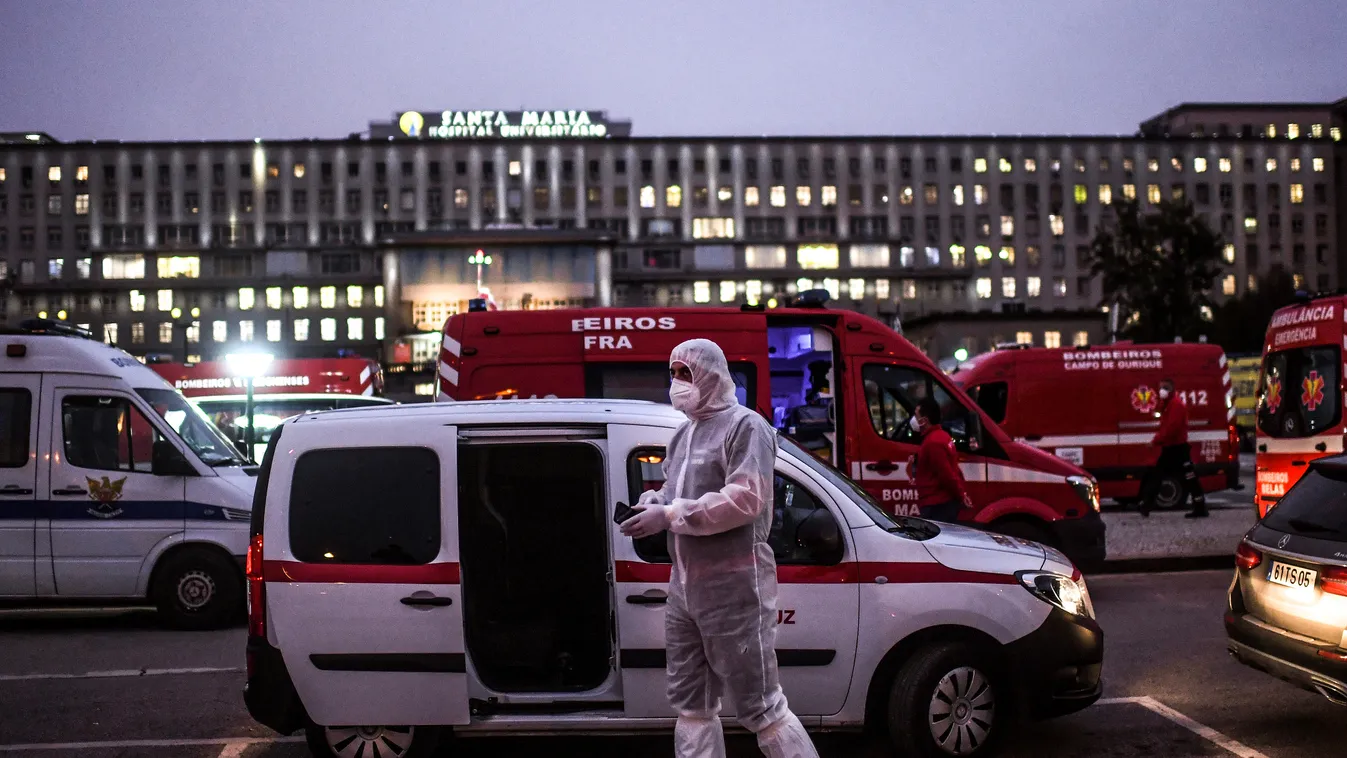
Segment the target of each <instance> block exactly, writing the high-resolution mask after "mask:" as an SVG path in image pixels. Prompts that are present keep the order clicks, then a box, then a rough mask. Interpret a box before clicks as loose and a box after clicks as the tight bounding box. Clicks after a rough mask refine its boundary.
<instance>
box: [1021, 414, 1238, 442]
mask: <svg viewBox="0 0 1347 758" xmlns="http://www.w3.org/2000/svg"><path fill="white" fill-rule="evenodd" d="M1230 412H1231V414H1233V413H1234V410H1233V409H1232V410H1231V411H1230ZM1152 426H1155V425H1152ZM1226 435H1227V433H1226V432H1224V431H1219V432H1213V431H1205V432H1197V431H1190V432H1188V441H1189V442H1208V441H1212V440H1224V439H1226ZM1153 439H1155V434H1154V433H1151V432H1146V433H1134V434H1079V435H1068V436H1061V437H1044V438H1043V439H1041V440H1035V441H1033V442H1030V441H1029V440H1026V439H1023V438H1017V439H1016V440H1015V441H1016V442H1022V443H1024V444H1026V445H1032V446H1034V447H1037V448H1043V449H1047V448H1056V447H1103V446H1107V445H1149V444H1150V443H1151V440H1153Z"/></svg>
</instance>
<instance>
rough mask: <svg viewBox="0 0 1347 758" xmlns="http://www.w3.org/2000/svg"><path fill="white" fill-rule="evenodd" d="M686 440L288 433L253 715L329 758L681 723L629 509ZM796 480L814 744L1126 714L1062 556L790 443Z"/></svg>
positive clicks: (370, 423)
mask: <svg viewBox="0 0 1347 758" xmlns="http://www.w3.org/2000/svg"><path fill="white" fill-rule="evenodd" d="M682 420H683V416H682V415H681V414H679V413H678V412H676V411H674V410H673V409H672V408H669V407H667V406H662V405H657V404H654V403H642V402H635V401H616V400H538V401H529V400H524V401H521V400H512V401H489V402H465V403H444V404H435V405H407V406H390V407H384V408H362V409H357V410H337V411H329V412H327V413H321V414H316V415H306V416H299V417H297V418H293V419H290V420H287V421H286V422H285V423H283V424H281V425H280V426H279V427H277V430H276V433H275V434H274V435H273V437H272V440H271V444H270V446H269V447H268V449H267V453H266V456H265V458H264V460H263V463H262V473H261V475H260V477H259V484H258V488H257V493H256V499H255V500H254V505H253V521H252V535H253V536H252V539H251V542H250V544H249V550H248V586H249V589H248V601H249V603H248V604H249V636H248V643H247V661H248V677H247V685H246V688H245V695H244V697H245V701H246V703H247V706H248V709H249V711H250V712H251V713H252V715H253V717H254V718H255V719H256V720H257V721H259V722H261V723H262V724H265V725H266V726H269V727H271V728H273V729H275V730H277V731H279V732H281V733H283V734H289V733H292V732H294V731H296V730H299V729H305V730H306V732H307V735H308V740H309V745H310V748H311V749H312V751H313V753H314V754H315V755H318V756H325V757H327V756H334V755H341V756H345V755H360V754H362V750H363V754H364V755H372V754H390V753H391V754H395V755H419V754H421V753H420V752H419V751H423V750H424V751H427V752H428V751H430V750H431V749H432V746H433V744H434V743H435V742H436V741H437V740H438V739H439V738H440V737H441V736H442V735H443V734H444V731H445V729H446V728H449V729H453V730H454V731H455V732H458V733H462V734H503V733H510V734H519V733H560V732H567V733H576V732H596V733H597V732H616V731H623V732H630V731H633V730H648V729H670V728H672V726H673V718H674V714H673V711H672V709H671V708H670V706H669V703H668V700H667V699H666V696H665V668H664V667H665V661H664V603H665V601H666V599H667V595H666V586H667V582H668V579H669V569H670V564H669V556H668V552H667V550H666V543H665V541H664V536H663V535H657V536H656V537H654V538H649V539H645V540H632V539H629V538H625V537H623V536H622V535H621V533H620V532H619V530H618V527H617V526H616V525H615V524H614V523H613V520H612V514H613V512H614V507H615V504H616V503H618V502H626V503H631V502H634V501H635V500H636V499H637V498H638V497H639V496H640V493H641V492H642V491H643V490H645V489H648V488H652V487H657V486H659V485H660V483H661V478H662V473H661V467H660V465H659V464H660V462H661V461H662V457H663V453H664V445H666V444H667V442H668V440H669V439H670V437H671V436H672V434H673V431H674V429H675V428H676V427H677V426H678V424H679V423H680V422H681V421H682ZM776 471H777V478H776V503H775V509H776V510H775V513H774V518H773V527H772V532H771V543H772V546H773V548H774V549H775V552H776V559H777V563H778V566H779V570H778V576H779V579H780V592H779V604H778V608H777V609H776V613H777V620H778V624H779V627H778V628H779V634H778V636H777V641H776V645H777V657H778V659H779V661H780V665H781V681H782V684H783V686H784V688H785V691H786V696H787V698H788V699H789V701H790V705H791V708H792V709H793V710H794V711H795V712H796V713H797V714H798V715H799V717H800V718H801V720H802V721H803V722H804V723H805V725H806V726H808V727H810V728H815V729H859V728H861V727H863V726H864V725H865V724H867V723H871V724H878V725H881V726H883V727H886V728H887V729H888V730H889V732H890V733H891V734H892V735H893V738H894V740H895V742H896V743H897V744H898V746H899V747H900V748H902V749H903V750H904V751H906V752H904V754H911V755H981V754H983V753H985V752H986V751H987V749H988V747H987V746H988V745H991V744H994V742H995V740H996V738H997V736H998V735H999V734H1000V733H1001V732H1003V731H1004V729H1005V726H1006V724H1007V722H1008V721H1010V720H1012V719H1016V718H1018V717H1021V716H1026V717H1039V718H1041V717H1047V716H1054V715H1060V714H1064V713H1070V712H1073V711H1076V710H1079V709H1081V708H1084V707H1086V706H1088V705H1090V704H1091V703H1093V702H1094V701H1095V700H1096V699H1097V698H1098V697H1099V694H1100V691H1101V678H1100V666H1101V661H1102V657H1103V636H1102V633H1101V631H1100V629H1099V626H1098V625H1097V624H1096V622H1095V620H1094V611H1093V608H1092V606H1091V604H1090V600H1089V595H1088V592H1087V591H1086V587H1085V583H1084V581H1083V580H1082V579H1081V576H1080V574H1079V573H1078V572H1077V571H1076V570H1075V569H1074V568H1073V567H1072V565H1071V564H1070V563H1069V562H1068V561H1067V559H1066V558H1065V557H1064V556H1062V555H1061V554H1060V553H1058V552H1057V551H1055V550H1052V549H1045V548H1044V547H1042V546H1040V545H1038V544H1036V543H1033V542H1026V541H1023V540H1018V539H1015V538H1012V537H1005V536H1002V535H999V534H990V533H986V532H982V531H977V530H974V529H969V528H964V527H958V526H947V525H938V526H937V525H936V524H933V523H931V522H928V521H924V520H921V519H915V518H895V517H893V516H890V515H888V514H886V513H885V512H884V511H883V509H882V508H880V507H879V506H878V505H876V504H875V503H874V501H872V500H871V499H870V497H869V496H868V495H867V494H866V493H865V492H864V491H863V490H861V489H860V488H859V487H857V486H856V485H854V484H852V483H851V481H850V480H848V479H846V478H845V477H843V476H842V475H841V474H839V473H838V472H837V471H836V470H834V469H832V468H830V467H829V466H828V465H827V464H825V463H823V462H821V461H819V460H818V459H817V458H816V457H815V456H814V455H812V454H810V453H809V452H807V451H806V450H804V449H803V448H801V447H799V446H798V445H796V444H794V443H793V442H790V441H789V440H786V439H784V438H783V439H782V441H781V448H780V455H779V457H778V460H777V465H776ZM723 715H724V716H726V717H729V716H731V715H732V714H729V713H724V714H723ZM731 725H732V722H731ZM362 745H365V747H364V748H361V746H362ZM375 748H378V749H379V750H380V751H381V752H380V753H375V752H374V750H375Z"/></svg>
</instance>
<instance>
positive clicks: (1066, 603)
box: [1015, 571, 1094, 619]
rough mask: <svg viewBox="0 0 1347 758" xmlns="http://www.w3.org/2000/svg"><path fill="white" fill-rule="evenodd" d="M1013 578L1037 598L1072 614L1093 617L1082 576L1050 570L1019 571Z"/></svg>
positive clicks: (1091, 605) (1088, 595) (1092, 609)
mask: <svg viewBox="0 0 1347 758" xmlns="http://www.w3.org/2000/svg"><path fill="white" fill-rule="evenodd" d="M1015 578H1016V579H1019V580H1020V584H1022V585H1024V588H1025V589H1027V590H1029V591H1030V592H1032V593H1033V594H1034V595H1035V596H1037V597H1038V599H1039V600H1042V601H1043V602H1045V603H1048V604H1050V605H1054V606H1056V607H1058V608H1061V609H1062V610H1064V611H1066V612H1067V613H1069V614H1071V615H1072V616H1083V617H1085V618H1088V619H1092V618H1094V603H1092V602H1091V601H1090V590H1089V589H1088V588H1086V586H1085V580H1084V579H1083V578H1082V579H1079V580H1076V579H1072V578H1071V577H1069V576H1063V575H1062V574H1054V573H1052V572H1051V571H1020V572H1018V573H1016V574H1015Z"/></svg>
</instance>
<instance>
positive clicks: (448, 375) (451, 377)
mask: <svg viewBox="0 0 1347 758" xmlns="http://www.w3.org/2000/svg"><path fill="white" fill-rule="evenodd" d="M440 378H441V379H444V380H445V381H447V382H449V383H450V384H452V385H454V386H455V387H457V386H458V369H456V368H454V367H453V366H450V365H449V364H448V363H445V362H444V361H440Z"/></svg>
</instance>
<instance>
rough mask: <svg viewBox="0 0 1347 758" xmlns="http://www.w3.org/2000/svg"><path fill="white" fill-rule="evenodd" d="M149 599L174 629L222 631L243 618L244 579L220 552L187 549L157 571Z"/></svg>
mask: <svg viewBox="0 0 1347 758" xmlns="http://www.w3.org/2000/svg"><path fill="white" fill-rule="evenodd" d="M150 599H151V600H153V601H154V604H155V607H157V608H158V609H159V615H160V616H161V617H162V618H163V619H164V621H165V623H167V624H168V625H169V626H171V627H173V628H175V629H187V630H199V629H219V628H220V627H222V626H226V625H228V624H229V623H231V622H233V621H236V620H238V619H240V618H242V613H241V611H242V609H243V576H242V575H241V574H240V573H239V569H238V566H237V565H236V564H234V563H233V562H231V561H230V560H229V559H228V558H226V557H225V556H224V555H222V554H220V553H217V552H215V551H213V550H209V549H203V548H186V549H183V550H179V551H178V552H176V553H174V554H172V555H170V556H169V557H168V558H166V559H164V561H163V563H162V564H160V565H159V567H158V568H156V569H155V572H154V583H153V585H152V586H151V587H150Z"/></svg>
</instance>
